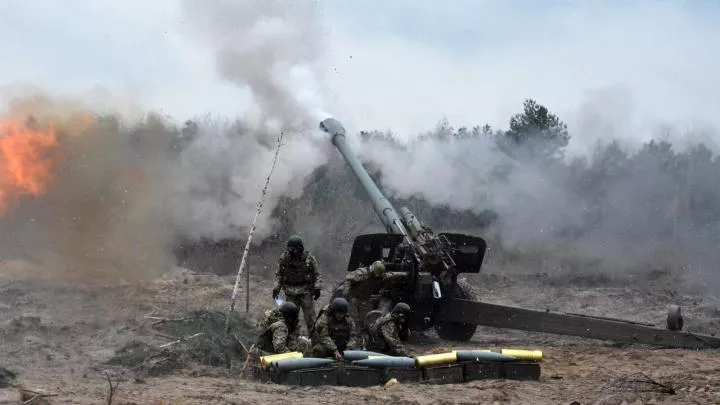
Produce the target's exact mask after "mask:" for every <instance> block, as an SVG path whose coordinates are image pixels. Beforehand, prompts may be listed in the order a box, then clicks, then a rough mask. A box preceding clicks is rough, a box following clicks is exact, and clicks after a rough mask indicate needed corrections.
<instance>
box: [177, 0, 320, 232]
mask: <svg viewBox="0 0 720 405" xmlns="http://www.w3.org/2000/svg"><path fill="white" fill-rule="evenodd" d="M183 6H184V12H185V18H186V21H187V22H188V28H189V29H188V33H190V34H193V35H195V39H197V40H200V41H203V42H204V43H206V44H207V45H208V46H210V47H212V48H213V49H215V50H216V58H217V66H218V73H219V75H220V76H221V77H222V78H223V79H225V80H227V81H229V82H230V83H233V84H234V85H236V86H238V87H240V88H249V90H250V91H251V94H252V97H253V100H254V101H255V106H254V108H252V109H251V111H250V112H249V113H248V114H247V115H246V116H245V121H244V123H243V125H242V128H235V130H227V128H226V129H224V130H218V128H214V129H211V128H201V129H200V130H199V132H198V136H197V139H196V140H195V141H194V142H192V143H191V144H190V146H189V147H188V148H187V149H186V150H184V151H183V152H182V153H181V156H180V170H181V172H182V173H184V174H185V181H183V182H182V183H181V184H178V185H177V187H176V189H175V193H176V194H177V196H176V198H175V199H174V202H173V207H175V208H174V211H175V212H178V213H180V215H179V216H178V218H179V222H178V223H177V226H178V227H179V230H180V231H181V232H183V233H184V234H186V235H188V236H191V237H211V238H223V237H233V236H234V237H239V236H242V234H244V233H246V232H247V229H246V227H247V226H248V225H249V224H248V221H249V219H251V218H252V217H253V213H254V211H255V207H256V204H257V199H258V197H259V196H260V192H261V187H262V184H263V180H264V179H265V177H266V176H267V173H268V171H269V169H270V166H271V161H272V157H273V154H274V148H275V142H274V139H275V138H276V137H277V136H278V135H279V134H280V133H281V132H282V133H284V134H285V136H284V141H283V143H284V146H283V149H282V152H281V155H280V158H279V161H278V165H277V167H276V169H275V171H274V173H273V178H272V181H271V184H270V188H269V190H268V196H267V201H266V203H265V209H266V210H268V211H271V210H272V209H273V208H274V206H275V202H276V201H277V198H278V197H280V196H288V197H291V198H292V197H298V196H299V195H300V193H301V192H302V188H303V186H304V183H305V180H306V177H307V176H308V175H309V174H310V173H311V172H312V171H313V170H314V169H316V168H317V167H318V166H320V165H321V164H322V163H324V161H325V159H326V154H325V151H326V148H327V145H326V144H327V141H326V142H324V143H323V142H322V139H318V138H317V137H316V136H314V134H315V135H316V133H317V132H318V123H319V122H320V119H321V117H323V115H322V112H321V111H322V110H321V107H322V103H321V99H322V92H321V91H320V85H319V83H320V82H321V80H320V79H322V69H321V68H320V66H321V65H320V62H321V59H322V56H323V49H324V42H323V37H322V30H321V26H320V25H319V23H318V21H319V19H318V16H317V10H316V9H315V6H314V4H313V3H312V2H308V1H291V0H290V1H288V0H272V1H263V2H231V1H203V0H186V1H184V2H183ZM244 135H250V136H244ZM268 218H269V216H268V215H265V216H262V217H261V219H260V222H259V223H258V224H257V225H258V229H257V236H258V238H259V239H262V237H264V236H267V235H268V233H269V232H271V230H272V224H271V223H270V222H269V220H268Z"/></svg>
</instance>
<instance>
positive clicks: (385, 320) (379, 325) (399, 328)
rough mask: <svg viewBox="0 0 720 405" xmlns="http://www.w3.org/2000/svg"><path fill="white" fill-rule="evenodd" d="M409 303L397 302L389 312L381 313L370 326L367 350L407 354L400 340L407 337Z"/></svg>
mask: <svg viewBox="0 0 720 405" xmlns="http://www.w3.org/2000/svg"><path fill="white" fill-rule="evenodd" d="M409 316H410V305H408V304H406V303H404V302H399V303H397V304H395V307H394V308H393V310H392V311H390V312H389V313H387V314H385V315H383V316H382V317H381V318H379V319H378V320H377V321H375V323H373V324H372V326H371V327H370V345H369V347H368V349H369V350H375V351H379V352H381V353H384V354H388V355H391V356H408V351H407V350H406V349H405V346H404V345H403V343H402V342H405V341H407V339H408V326H407V321H408V319H407V318H408V317H409Z"/></svg>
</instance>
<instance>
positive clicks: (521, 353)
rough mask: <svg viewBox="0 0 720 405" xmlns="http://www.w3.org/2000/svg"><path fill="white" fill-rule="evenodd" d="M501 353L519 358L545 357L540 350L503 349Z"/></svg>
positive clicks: (535, 358) (538, 359) (540, 359)
mask: <svg viewBox="0 0 720 405" xmlns="http://www.w3.org/2000/svg"><path fill="white" fill-rule="evenodd" d="M500 353H502V354H504V355H505V356H510V357H514V358H516V359H518V360H528V361H542V359H543V352H542V351H540V350H518V349H502V350H501V351H500Z"/></svg>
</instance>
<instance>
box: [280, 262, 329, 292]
mask: <svg viewBox="0 0 720 405" xmlns="http://www.w3.org/2000/svg"><path fill="white" fill-rule="evenodd" d="M275 288H277V289H284V290H285V293H286V294H291V295H298V294H306V293H312V292H313V290H316V289H321V288H322V278H321V277H320V271H319V270H318V266H317V260H315V256H313V255H312V254H310V252H308V251H305V252H303V254H302V256H301V257H299V258H296V257H292V256H290V254H289V253H288V252H287V251H285V252H283V253H282V255H280V260H278V269H277V271H276V272H275Z"/></svg>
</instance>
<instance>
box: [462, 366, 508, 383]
mask: <svg viewBox="0 0 720 405" xmlns="http://www.w3.org/2000/svg"><path fill="white" fill-rule="evenodd" d="M462 365H463V380H464V381H476V380H487V379H498V378H501V376H502V373H503V368H502V363H499V362H491V361H468V362H463V363H462Z"/></svg>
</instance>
